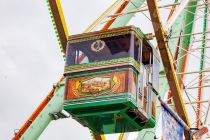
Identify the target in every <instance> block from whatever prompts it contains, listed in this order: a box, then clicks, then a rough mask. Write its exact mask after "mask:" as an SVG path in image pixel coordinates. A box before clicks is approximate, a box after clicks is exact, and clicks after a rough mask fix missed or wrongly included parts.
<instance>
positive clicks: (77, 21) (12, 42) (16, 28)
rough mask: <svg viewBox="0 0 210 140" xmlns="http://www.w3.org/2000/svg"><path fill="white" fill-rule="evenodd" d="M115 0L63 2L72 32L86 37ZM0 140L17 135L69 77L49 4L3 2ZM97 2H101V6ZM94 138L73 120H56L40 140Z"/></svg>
mask: <svg viewBox="0 0 210 140" xmlns="http://www.w3.org/2000/svg"><path fill="white" fill-rule="evenodd" d="M112 1H113V0H101V1H98V0H88V1H87V0H82V1H75V0H63V1H62V4H63V5H64V4H65V6H64V9H65V11H64V12H65V16H66V20H67V24H68V27H69V32H70V33H71V34H76V33H81V32H82V31H83V30H84V29H85V28H86V27H87V26H88V24H87V23H89V24H90V23H91V22H92V21H94V19H96V17H97V16H98V15H99V14H100V13H102V12H103V11H104V10H105V9H106V8H107V7H108V6H109V5H110V4H111V3H112ZM0 3H1V4H0V64H1V66H0V84H1V85H0V96H1V98H0V139H2V140H7V139H11V137H12V136H13V130H14V129H18V128H20V127H21V126H22V125H23V123H24V122H25V121H26V120H27V118H28V117H29V116H30V115H31V113H32V112H33V111H34V110H35V108H36V107H37V106H38V105H39V103H40V102H41V101H42V100H43V99H44V98H45V96H46V95H47V94H48V92H49V91H50V90H51V88H52V85H53V84H54V83H55V82H56V81H58V80H59V78H60V76H61V75H62V74H63V68H64V61H63V58H62V56H61V54H60V49H59V46H58V42H57V39H56V38H55V34H54V31H53V27H52V23H51V20H50V16H49V13H48V9H47V5H46V2H45V0H33V1H28V0H21V1H20V0H0ZM96 3H97V4H96ZM84 138H85V139H88V138H90V134H89V131H88V129H87V128H83V127H82V126H80V125H79V124H78V123H77V122H76V121H74V120H72V119H65V120H58V121H56V122H55V121H53V122H52V123H51V124H50V125H49V126H48V128H47V129H46V131H44V132H43V134H42V135H41V137H40V139H41V140H46V139H52V140H55V139H77V140H79V139H81V140H82V139H84Z"/></svg>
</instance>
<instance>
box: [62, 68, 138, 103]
mask: <svg viewBox="0 0 210 140" xmlns="http://www.w3.org/2000/svg"><path fill="white" fill-rule="evenodd" d="M66 84H67V86H66V94H65V100H71V99H75V98H85V97H96V96H101V95H109V94H118V93H125V92H129V93H132V94H133V96H134V97H135V96H136V74H135V73H134V72H133V71H132V70H131V69H130V70H124V71H114V72H110V73H105V74H98V75H94V76H92V75H91V76H83V77H76V78H68V79H67V81H66Z"/></svg>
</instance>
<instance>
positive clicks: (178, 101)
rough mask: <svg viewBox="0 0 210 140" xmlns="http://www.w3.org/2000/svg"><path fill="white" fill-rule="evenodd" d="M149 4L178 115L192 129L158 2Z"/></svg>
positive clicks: (151, 1)
mask: <svg viewBox="0 0 210 140" xmlns="http://www.w3.org/2000/svg"><path fill="white" fill-rule="evenodd" d="M147 4H148V7H149V12H150V17H151V20H152V24H153V28H154V31H155V36H156V39H157V42H158V47H159V50H160V54H161V57H162V62H163V66H164V69H165V72H166V76H167V80H168V84H169V87H170V89H171V92H172V96H173V99H174V103H175V107H176V108H177V112H178V115H179V116H180V117H181V118H182V120H183V121H184V122H185V123H186V124H187V125H188V127H190V123H189V119H188V116H187V112H186V109H185V105H184V102H183V99H182V95H181V89H180V87H179V82H178V80H177V77H176V72H175V69H174V65H173V61H172V58H171V55H170V51H169V47H168V44H167V43H166V39H165V33H164V29H163V27H162V23H161V19H160V16H159V11H158V7H157V2H156V0H147ZM184 134H185V138H186V140H191V136H190V133H189V132H188V131H186V130H185V131H184Z"/></svg>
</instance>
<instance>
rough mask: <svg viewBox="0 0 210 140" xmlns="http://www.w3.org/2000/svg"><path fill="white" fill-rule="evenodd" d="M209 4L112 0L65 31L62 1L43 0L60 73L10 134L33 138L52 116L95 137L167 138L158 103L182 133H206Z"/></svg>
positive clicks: (199, 1)
mask: <svg viewBox="0 0 210 140" xmlns="http://www.w3.org/2000/svg"><path fill="white" fill-rule="evenodd" d="M209 4H210V1H209V0H168V1H167V2H166V1H164V0H157V1H156V0H146V1H145V0H116V1H115V2H114V3H113V4H112V5H111V6H110V7H109V8H108V9H107V10H106V11H105V12H104V13H102V14H101V15H100V16H99V17H98V18H97V19H96V20H95V21H94V22H93V23H92V24H90V26H88V28H87V29H86V30H85V31H84V32H83V33H81V34H77V35H69V33H68V29H67V26H66V23H65V19H64V14H65V13H63V11H62V6H61V3H60V0H47V5H48V9H49V13H50V16H51V19H52V23H53V25H54V30H55V34H56V36H57V38H58V43H59V46H60V50H61V54H62V56H63V58H64V61H65V62H66V64H65V68H64V76H61V79H60V80H59V81H58V82H57V84H55V85H54V87H53V89H52V90H51V91H50V92H49V94H48V95H47V97H46V98H45V99H44V100H43V102H42V103H41V104H40V105H39V106H38V108H37V109H36V110H35V111H34V112H33V114H32V115H31V116H30V117H29V119H28V120H27V121H26V122H25V124H24V125H23V126H22V127H21V128H20V129H19V131H18V132H17V133H16V134H15V136H14V137H13V140H18V139H22V140H23V139H25V140H26V139H30V140H31V139H38V137H39V136H40V135H41V133H42V132H43V131H44V130H45V129H46V127H47V126H48V124H49V123H50V122H51V121H52V120H58V119H65V118H69V117H72V118H73V119H75V120H76V121H77V122H79V123H80V124H81V125H83V126H84V127H87V128H88V129H89V130H90V133H91V135H92V139H95V140H105V139H106V134H113V135H116V137H118V139H119V140H127V139H128V140H129V139H133V138H134V137H135V139H138V140H144V139H145V140H150V139H161V138H162V139H167V138H165V137H163V135H164V134H165V133H164V132H165V129H166V128H164V127H165V125H167V124H165V123H164V122H165V121H166V120H164V119H167V117H166V116H164V111H165V110H164V109H163V108H166V110H167V112H169V113H168V114H169V116H170V117H171V116H172V118H174V120H175V121H177V122H178V124H179V125H181V126H182V133H181V134H182V135H183V137H184V138H185V139H187V140H190V139H195V138H201V139H209V138H210V134H209V133H208V128H209V127H210V119H209V118H210V113H209V108H210V94H209V91H210V90H209V88H210V84H209V81H210V80H209V76H210V75H209V72H210V55H209V54H210V51H209V48H210V47H209V41H210V37H209V33H210V30H209V29H210V27H209V12H210V11H209ZM52 30H53V29H52ZM49 104H50V105H49ZM166 114H167V113H166ZM40 118H41V119H40ZM42 121H44V122H45V123H41V122H42ZM40 125H41V127H40ZM37 126H39V127H37ZM163 131H164V132H163ZM130 132H135V134H134V133H130ZM166 133H168V132H166ZM183 137H179V138H180V139H183Z"/></svg>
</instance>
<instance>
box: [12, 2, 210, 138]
mask: <svg viewBox="0 0 210 140" xmlns="http://www.w3.org/2000/svg"><path fill="white" fill-rule="evenodd" d="M47 5H48V9H49V12H50V16H51V18H52V23H53V25H54V29H55V33H56V36H57V37H58V41H59V45H60V48H61V52H62V54H63V56H64V58H65V49H66V42H67V37H68V36H69V33H68V30H67V27H66V24H65V19H64V16H63V14H65V12H64V13H63V11H62V5H61V3H60V0H47ZM148 6H149V7H148ZM152 6H155V7H152ZM209 10H210V0H167V1H165V0H157V1H156V0H154V1H153V0H147V1H146V0H116V1H115V2H114V3H113V4H112V5H111V6H110V7H109V8H108V9H107V10H106V11H105V12H104V13H102V14H101V15H100V16H99V18H98V19H97V20H96V21H95V22H93V23H92V24H91V25H90V26H89V27H88V28H87V29H86V30H85V31H84V33H87V32H90V31H96V30H105V29H111V28H116V27H123V26H125V25H135V26H137V27H139V28H140V29H142V30H143V32H144V33H148V34H147V36H148V38H149V39H150V41H151V42H152V43H153V44H154V45H155V46H157V47H156V48H157V50H159V51H160V55H161V57H162V63H163V65H162V68H161V70H160V77H159V79H160V86H159V87H160V88H159V94H160V96H161V97H162V99H164V101H165V102H167V103H168V105H169V106H171V108H173V109H174V111H175V112H177V114H178V115H179V116H180V117H181V118H182V119H183V121H185V123H186V124H187V125H188V126H189V127H190V128H197V129H201V128H203V127H205V126H207V127H210V113H209V108H210V94H209V92H210V43H209V41H210V35H209V34H210V25H209V21H210V18H209V16H210V15H209V13H210V11H209ZM64 11H65V9H64ZM134 15H135V16H134ZM156 27H160V28H161V29H160V28H156ZM160 31H161V33H160ZM161 38H162V40H161ZM164 46H165V47H164ZM164 49H165V50H166V51H165V52H166V53H163V51H164ZM166 58H170V59H169V60H165V59H166ZM169 61H170V62H169ZM170 76H172V77H170ZM63 81H64V79H63V78H61V80H60V81H59V82H58V83H57V84H56V86H55V87H54V88H53V90H52V91H51V92H50V94H49V95H48V96H47V97H46V99H45V100H44V101H43V102H42V103H41V104H40V105H39V107H38V108H37V109H36V110H35V111H34V113H33V114H32V115H31V117H30V118H29V119H28V121H26V123H25V124H24V125H23V126H22V128H21V129H20V130H19V131H18V132H17V134H16V135H15V136H14V138H13V140H17V139H37V138H38V137H39V136H40V135H41V133H42V132H43V131H44V129H45V128H46V127H47V125H48V124H49V123H50V122H51V121H52V120H54V119H58V118H66V117H68V115H63V114H62V105H63V95H64V82H63ZM172 83H177V85H176V86H173V84H172ZM170 87H171V89H170ZM174 88H175V89H174ZM176 89H177V90H176ZM156 108H157V110H158V111H157V118H158V119H157V122H156V127H155V128H153V129H144V130H142V131H140V132H132V133H125V134H123V133H122V134H120V135H119V134H114V135H113V137H116V138H118V139H119V140H129V139H137V140H151V139H161V137H162V136H161V135H162V132H161V130H162V129H161V128H162V122H161V121H162V119H161V111H160V110H161V109H160V108H161V106H160V103H159V102H157V105H156ZM64 114H65V113H64ZM52 116H53V117H52ZM40 118H42V119H40ZM43 120H44V123H40V121H43ZM38 124H39V128H38V127H37V125H38ZM40 124H41V125H42V126H40ZM90 133H91V134H92V138H93V139H96V140H104V139H106V136H104V135H97V134H94V133H93V132H92V131H90ZM184 136H185V138H186V139H190V137H188V136H189V135H188V134H187V132H185V133H184ZM201 138H202V139H207V138H210V134H209V133H207V134H205V135H203V136H202V137H201Z"/></svg>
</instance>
